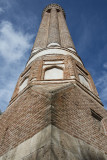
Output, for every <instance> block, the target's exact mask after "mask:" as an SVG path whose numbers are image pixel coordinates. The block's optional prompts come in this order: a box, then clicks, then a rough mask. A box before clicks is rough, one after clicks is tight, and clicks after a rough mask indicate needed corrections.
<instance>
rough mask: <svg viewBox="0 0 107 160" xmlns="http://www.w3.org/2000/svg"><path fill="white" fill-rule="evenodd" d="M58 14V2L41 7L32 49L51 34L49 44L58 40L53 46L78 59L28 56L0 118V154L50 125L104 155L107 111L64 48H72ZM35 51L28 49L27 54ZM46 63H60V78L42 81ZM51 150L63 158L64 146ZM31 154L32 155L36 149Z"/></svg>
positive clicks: (105, 150)
mask: <svg viewBox="0 0 107 160" xmlns="http://www.w3.org/2000/svg"><path fill="white" fill-rule="evenodd" d="M53 8H54V10H53V11H54V13H55V17H54V19H53V20H51V21H50V9H53ZM54 13H53V14H54ZM57 14H58V15H57ZM63 14H64V12H63V10H62V9H61V8H60V7H59V6H57V5H50V6H49V7H47V8H46V9H45V11H44V13H43V21H42V22H41V26H40V30H39V32H38V35H37V38H36V41H35V44H34V48H35V47H40V48H44V47H46V46H47V44H48V40H49V38H50V41H49V43H50V42H57V43H60V44H61V47H65V48H61V47H59V48H58V47H56V48H57V49H61V50H67V51H69V52H70V53H72V54H74V55H75V56H77V57H75V59H74V58H73V57H74V56H73V57H72V56H70V55H61V54H60V55H58V54H57V53H53V54H52V53H51V55H45V56H41V57H39V58H37V59H36V60H33V61H32V62H31V63H30V64H29V65H28V66H27V67H26V68H25V70H24V72H23V73H22V74H21V75H20V77H19V79H18V82H17V85H16V88H15V91H14V93H13V96H12V99H11V101H10V104H9V107H8V108H7V110H6V111H5V112H4V113H3V114H2V115H1V116H0V155H3V154H4V153H6V152H8V151H10V150H11V149H13V148H15V147H16V146H18V145H19V144H21V143H22V142H25V141H26V140H27V139H29V138H31V137H32V136H34V135H35V134H36V133H38V132H39V131H41V130H42V129H43V128H45V127H46V126H47V125H49V124H52V125H54V126H56V127H57V128H59V129H62V130H64V131H65V132H66V133H68V134H69V135H72V136H73V137H76V138H77V139H79V140H80V139H81V140H83V141H84V142H86V144H90V146H93V147H94V148H97V149H99V150H100V151H102V152H104V153H106V154H107V118H106V117H107V111H106V110H104V108H103V105H102V103H101V101H100V98H99V96H98V93H97V90H96V87H95V85H94V82H93V80H92V78H91V75H90V73H89V72H88V71H87V70H86V69H85V68H84V66H83V65H82V64H81V63H80V62H78V59H77V58H79V56H78V55H77V53H76V52H75V51H74V52H73V51H70V50H69V49H67V47H72V48H75V47H74V45H73V42H72V39H71V37H70V35H69V31H68V29H67V26H66V22H65V19H64V16H63ZM50 22H51V26H52V27H53V29H52V28H51V33H50V34H49V35H48V29H49V24H50ZM54 23H55V24H54ZM58 25H59V26H58ZM59 30H60V31H59ZM54 34H55V35H54ZM43 35H44V36H43ZM60 39H61V40H60ZM54 40H55V41H54ZM46 49H47V48H46ZM41 50H42V49H41ZM44 51H45V49H44ZM37 52H39V51H37ZM37 52H35V53H34V52H32V56H34V54H36V53H37ZM76 59H77V60H76ZM45 61H53V62H54V61H61V62H62V64H63V65H62V66H61V69H62V70H63V75H64V76H63V79H60V80H55V81H52V80H47V81H44V75H45V71H46V69H48V66H47V67H46V68H45V67H44V65H45V63H44V62H45ZM51 67H56V68H57V67H58V64H53V66H52V65H51ZM79 74H83V75H85V77H86V79H88V80H89V84H90V89H88V88H87V87H85V86H84V85H83V84H81V83H80V79H79ZM26 78H28V84H27V86H26V87H25V88H24V89H23V90H22V91H20V92H19V87H20V85H21V84H22V82H23V81H24V80H25V79H26ZM91 109H92V110H93V111H94V112H96V114H98V115H100V116H101V117H102V118H103V120H102V121H99V120H98V119H96V118H95V117H93V116H92V113H91ZM63 140H64V138H62V139H61V140H60V144H62V145H63V146H65V142H64V141H63ZM55 148H56V149H55ZM87 148H88V147H87ZM52 149H53V152H52V153H53V155H52V156H53V157H55V156H56V155H59V159H61V158H62V159H66V153H65V154H63V153H64V152H63V149H61V148H60V149H59V150H58V148H57V147H54V148H52ZM49 150H50V149H48V150H47V148H45V149H44V150H43V149H41V150H40V151H39V152H38V153H37V152H36V154H37V155H36V156H37V157H38V159H40V157H41V155H44V152H47V154H45V159H46V158H47V157H48V156H49V153H50V151H49ZM87 150H88V149H87ZM81 152H82V151H81ZM85 153H86V152H85ZM89 154H90V152H89ZM101 154H102V153H101ZM83 155H84V151H83ZM32 156H33V157H34V158H35V153H34V155H31V157H32ZM90 156H91V155H90ZM33 157H32V158H30V159H33ZM28 159H29V157H28ZM53 159H55V158H53ZM99 160H100V159H99Z"/></svg>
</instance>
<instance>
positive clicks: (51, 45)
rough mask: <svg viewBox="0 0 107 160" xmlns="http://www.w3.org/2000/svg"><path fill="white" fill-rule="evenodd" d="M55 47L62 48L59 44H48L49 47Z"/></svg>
mask: <svg viewBox="0 0 107 160" xmlns="http://www.w3.org/2000/svg"><path fill="white" fill-rule="evenodd" d="M53 46H60V44H58V43H50V44H48V46H47V47H53Z"/></svg>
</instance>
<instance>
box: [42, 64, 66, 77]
mask: <svg viewBox="0 0 107 160" xmlns="http://www.w3.org/2000/svg"><path fill="white" fill-rule="evenodd" d="M52 79H63V69H61V68H59V67H52V68H48V69H46V70H45V74H44V80H52Z"/></svg>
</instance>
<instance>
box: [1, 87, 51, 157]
mask: <svg viewBox="0 0 107 160" xmlns="http://www.w3.org/2000/svg"><path fill="white" fill-rule="evenodd" d="M49 106H50V101H49V98H48V97H45V96H43V95H41V94H40V93H39V92H38V93H37V92H36V91H35V90H33V89H31V88H30V89H28V90H27V91H26V92H24V93H23V94H22V95H21V96H20V97H19V98H18V99H17V100H16V101H15V102H14V103H13V104H11V106H10V107H9V108H8V109H7V110H6V111H5V113H4V114H3V115H2V116H0V154H3V153H5V152H7V151H8V150H10V149H11V148H14V147H15V146H17V145H18V144H20V143H21V142H23V141H25V140H26V139H28V138H30V137H32V136H33V135H34V134H36V133H37V132H39V131H40V130H42V129H43V128H44V127H45V126H47V125H48V124H49V123H50V111H49V108H50V107H49Z"/></svg>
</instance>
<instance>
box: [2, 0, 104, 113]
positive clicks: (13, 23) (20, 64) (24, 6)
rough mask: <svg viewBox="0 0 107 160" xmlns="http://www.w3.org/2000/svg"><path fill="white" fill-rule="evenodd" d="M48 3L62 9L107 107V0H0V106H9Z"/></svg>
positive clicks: (79, 50)
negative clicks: (56, 4) (55, 4)
mask: <svg viewBox="0 0 107 160" xmlns="http://www.w3.org/2000/svg"><path fill="white" fill-rule="evenodd" d="M50 3H58V4H59V5H61V6H62V7H63V8H64V10H65V13H66V21H67V25H68V28H69V31H70V33H71V36H72V39H73V41H74V44H75V47H76V49H77V52H78V54H79V56H80V57H81V58H82V60H83V62H84V65H85V67H86V69H87V70H88V71H89V72H90V73H91V75H92V77H93V80H94V82H95V85H96V87H97V90H98V93H99V95H100V98H101V100H102V102H103V104H104V107H105V108H106V109H107V0H102V1H101V0H81V1H80V0H0V109H1V110H2V111H4V110H5V109H6V107H7V106H8V103H9V101H10V99H11V96H12V93H13V91H14V88H15V85H16V82H17V79H18V77H19V75H20V73H21V72H22V71H23V70H24V67H25V64H26V62H27V60H28V58H29V56H30V52H31V49H32V46H33V43H34V39H35V37H36V34H37V31H38V28H39V24H40V21H41V14H42V10H43V9H44V7H46V5H48V4H50Z"/></svg>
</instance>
